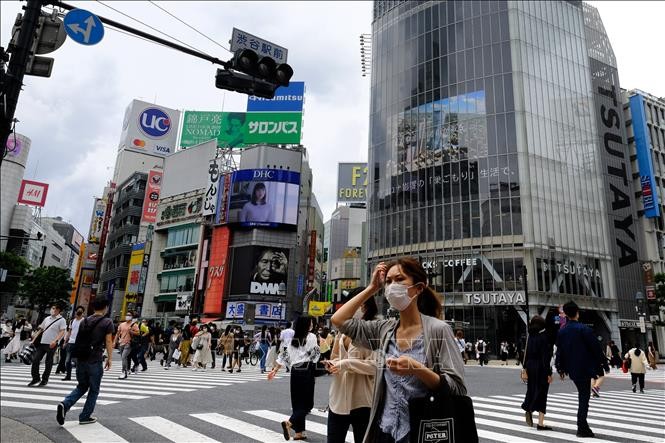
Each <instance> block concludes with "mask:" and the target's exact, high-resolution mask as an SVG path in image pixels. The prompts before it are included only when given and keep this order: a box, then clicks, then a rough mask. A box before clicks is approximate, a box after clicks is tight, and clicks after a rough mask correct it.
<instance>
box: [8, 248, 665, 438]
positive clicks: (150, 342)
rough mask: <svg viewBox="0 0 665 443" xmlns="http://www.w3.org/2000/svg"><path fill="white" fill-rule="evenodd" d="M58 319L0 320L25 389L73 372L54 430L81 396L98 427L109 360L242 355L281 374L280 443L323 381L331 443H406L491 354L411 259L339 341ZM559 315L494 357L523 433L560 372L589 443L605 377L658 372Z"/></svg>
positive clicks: (651, 363)
mask: <svg viewBox="0 0 665 443" xmlns="http://www.w3.org/2000/svg"><path fill="white" fill-rule="evenodd" d="M380 290H383V294H384V296H385V298H386V300H387V301H388V303H389V304H390V306H391V308H393V309H394V310H396V311H398V312H399V319H397V318H386V319H377V315H378V308H377V304H376V300H375V298H374V297H375V295H376V294H377V293H378V292H379V291H380ZM64 308H65V307H64V306H63V305H61V304H60V303H54V304H53V305H52V306H51V308H50V315H48V316H46V317H45V318H44V319H43V321H41V322H40V324H39V325H32V324H31V323H30V322H29V321H27V319H26V318H24V317H18V318H17V319H15V320H7V321H4V322H3V323H2V324H1V326H2V333H1V336H0V347H1V348H2V352H3V354H4V357H5V362H12V361H13V360H14V359H16V358H17V357H18V356H19V354H23V353H25V351H26V349H27V348H31V351H30V352H29V353H28V354H30V358H31V362H32V364H31V375H32V378H31V381H30V383H29V384H28V386H35V385H39V386H45V385H47V384H48V382H49V376H50V374H51V372H52V369H53V368H52V367H53V362H54V354H55V352H56V350H57V349H58V348H60V349H61V351H60V352H61V359H60V364H59V365H58V368H57V369H56V373H62V374H63V375H64V378H63V380H71V379H72V372H73V369H74V368H76V372H75V377H76V380H77V386H76V388H75V389H74V390H73V391H72V392H71V393H70V394H69V395H68V396H67V397H65V399H63V401H62V402H61V403H60V404H59V405H58V407H57V413H56V419H57V421H58V423H60V424H63V423H64V420H65V416H66V414H67V412H68V411H69V410H70V409H71V408H72V407H73V406H74V404H75V403H76V402H77V401H78V400H79V399H80V398H81V397H82V396H84V395H86V396H87V398H86V402H85V405H84V406H83V408H82V410H81V412H80V414H79V423H80V424H89V423H94V422H95V421H96V418H95V417H94V416H93V415H92V414H93V412H94V408H95V403H96V398H97V396H98V394H99V390H100V383H101V379H102V376H103V372H104V369H106V370H108V369H110V368H111V365H112V360H113V359H112V358H107V357H110V356H111V354H112V352H114V350H115V352H118V354H119V355H120V360H121V367H122V371H121V375H120V376H119V379H127V378H128V377H129V376H130V375H132V374H136V373H137V372H138V371H139V370H140V371H147V370H148V365H147V359H150V360H155V359H157V358H159V363H160V365H161V366H163V368H164V370H169V369H171V368H173V367H177V368H191V370H192V371H207V370H213V369H215V368H216V366H217V362H220V363H219V370H220V371H222V372H228V373H234V372H241V370H242V363H243V361H247V360H248V359H249V358H250V356H251V357H253V358H255V359H256V360H258V364H259V368H260V370H261V373H265V372H267V373H268V374H267V378H268V380H273V379H274V378H275V376H276V374H277V373H278V372H279V371H280V370H282V369H285V370H286V371H287V372H289V373H290V392H289V393H290V400H291V408H292V414H291V416H290V417H289V418H288V419H287V420H284V421H283V422H282V423H281V431H282V434H283V436H284V438H285V440H290V439H291V438H293V439H294V440H306V439H307V434H306V420H305V417H306V416H307V414H309V413H310V411H311V410H312V409H313V407H314V390H315V385H316V378H317V377H319V376H323V375H329V376H330V377H332V380H331V383H330V390H329V396H328V405H326V406H325V407H324V408H321V409H320V410H321V411H327V412H328V424H327V434H328V436H327V441H328V442H329V443H337V442H343V441H345V440H346V435H347V432H348V431H349V428H351V429H352V430H353V435H354V441H355V442H356V443H359V442H363V441H364V442H380V443H405V442H407V441H409V439H410V435H411V431H412V427H413V426H418V420H424V419H425V417H424V416H423V417H418V416H416V417H414V416H412V414H420V412H416V411H418V409H414V408H413V407H412V405H411V403H412V402H414V401H417V400H418V399H421V398H432V399H433V398H434V397H433V396H434V395H437V394H436V393H441V392H445V393H446V395H448V396H450V394H452V397H449V398H464V396H465V395H466V386H465V383H464V364H466V363H467V361H468V360H470V359H475V360H477V361H478V363H479V365H480V366H484V365H487V363H488V358H489V354H490V352H491V350H490V342H489V341H487V340H485V339H484V338H483V337H477V338H476V339H475V340H465V337H464V332H463V331H462V330H457V331H455V332H453V330H452V329H451V327H450V326H449V325H448V324H447V323H446V322H444V321H443V320H442V304H441V301H440V298H439V295H438V294H436V293H435V292H434V291H433V290H432V289H431V288H430V287H429V286H428V283H427V274H426V273H425V271H424V270H423V268H422V266H421V265H420V263H419V262H417V261H416V260H414V259H412V258H402V259H399V260H397V261H395V262H392V263H387V264H386V263H380V264H379V265H377V267H376V268H375V269H374V272H373V274H372V279H371V281H370V284H369V285H368V286H367V287H365V288H357V289H355V290H353V291H351V293H349V294H348V299H347V300H346V301H345V303H344V304H342V305H341V306H340V307H339V308H338V309H337V310H336V312H335V314H334V315H333V316H332V318H331V323H332V326H334V327H335V328H336V329H337V330H335V329H330V326H329V325H328V324H325V323H324V322H322V321H319V320H318V319H316V318H313V317H309V316H306V315H303V316H300V317H299V318H297V319H296V321H295V322H294V323H293V325H291V324H288V325H287V327H286V328H284V329H280V328H279V327H276V326H268V325H263V326H262V327H261V328H260V330H256V331H254V330H245V329H243V327H242V326H240V325H235V324H229V325H227V326H226V327H225V328H224V329H223V330H218V327H217V324H215V323H212V322H211V323H201V322H200V320H199V318H196V317H194V318H192V319H191V320H190V321H189V322H188V323H186V324H179V323H176V322H175V321H171V322H169V323H168V324H165V325H164V326H163V327H162V325H161V324H160V323H159V322H153V321H151V320H149V319H145V318H143V319H142V318H139V316H138V315H137V314H136V313H134V312H131V311H130V312H128V313H127V314H126V316H125V318H124V321H122V322H120V323H119V324H117V325H115V326H114V325H113V322H112V321H111V320H110V319H109V318H108V316H107V311H108V301H107V300H105V299H103V298H99V299H95V301H94V303H93V305H92V308H93V309H94V314H93V315H91V316H88V317H86V316H85V311H86V309H85V308H84V307H82V306H78V307H76V309H75V310H74V312H73V315H72V318H71V319H70V320H69V321H67V320H66V319H65V318H64V317H63V315H62V311H63V309H64ZM563 312H564V314H565V321H564V322H562V327H561V328H560V329H558V330H557V331H555V333H553V331H552V330H551V329H549V328H548V327H547V323H546V321H545V319H544V318H543V317H541V316H539V315H536V316H534V317H532V318H531V319H530V321H529V324H528V333H527V335H526V337H525V343H524V346H520V345H516V344H515V343H511V342H508V341H507V340H502V341H501V342H500V343H499V344H498V346H496V348H495V349H494V351H495V353H496V355H497V357H498V359H499V360H500V361H501V365H507V364H508V362H507V361H508V359H509V358H517V364H522V366H523V371H522V379H523V381H524V382H525V383H526V394H525V398H524V401H523V403H522V409H523V410H524V412H525V421H526V424H527V425H528V426H529V427H532V426H534V424H535V427H536V429H537V430H538V431H550V430H552V427H551V426H549V425H547V424H546V423H545V416H546V412H547V402H548V393H549V388H550V385H551V384H552V382H553V374H554V373H558V374H559V376H560V378H561V380H564V379H565V378H566V377H568V378H570V379H571V380H572V381H573V383H574V385H575V387H576V388H577V391H578V413H577V436H578V437H593V436H594V433H593V431H592V430H591V428H590V427H589V424H588V420H587V415H588V409H589V402H590V398H592V397H599V396H600V389H601V385H602V383H603V381H604V376H605V374H606V373H608V372H609V371H610V367H613V368H617V369H619V368H622V369H623V370H624V372H628V371H630V376H631V386H632V392H634V393H635V392H637V389H638V388H639V390H640V392H641V393H644V392H645V374H646V372H647V371H648V370H649V369H656V368H657V362H658V359H659V355H658V351H657V349H656V348H655V346H654V344H653V343H652V342H649V343H648V346H647V347H646V349H641V347H640V346H639V345H635V346H628V349H627V350H626V351H625V352H621V351H620V350H619V347H618V346H617V345H616V344H615V342H614V341H609V342H608V343H607V344H606V345H605V347H604V349H603V347H602V346H601V343H600V340H599V338H598V337H595V336H594V334H593V331H592V329H591V328H590V327H589V326H587V325H585V324H583V323H581V322H580V321H579V318H580V311H579V308H578V306H577V305H576V304H575V303H574V302H569V303H566V304H565V305H564V306H563ZM291 326H292V327H291ZM42 360H45V362H44V369H43V372H41V373H40V366H41V362H42ZM104 362H105V363H104ZM431 413H436V411H434V412H432V411H429V412H428V414H431ZM536 413H537V414H538V417H537V421H536V420H535V417H534V414H536ZM471 415H473V412H472V411H471ZM414 423H415V425H414ZM465 428H468V427H465ZM464 432H466V434H465V437H464V441H477V434H476V433H475V424H473V418H472V426H471V429H470V430H469V429H464Z"/></svg>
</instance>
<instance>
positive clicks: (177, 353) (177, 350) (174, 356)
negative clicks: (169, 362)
mask: <svg viewBox="0 0 665 443" xmlns="http://www.w3.org/2000/svg"><path fill="white" fill-rule="evenodd" d="M180 355H181V352H180V349H176V350H174V351H173V354H172V355H171V358H172V359H174V360H177V359H179V358H180Z"/></svg>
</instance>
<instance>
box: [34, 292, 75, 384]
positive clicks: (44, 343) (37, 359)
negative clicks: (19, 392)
mask: <svg viewBox="0 0 665 443" xmlns="http://www.w3.org/2000/svg"><path fill="white" fill-rule="evenodd" d="M60 312H62V307H61V306H60V305H59V304H57V303H54V304H53V305H52V306H51V315H50V316H48V317H46V318H45V319H44V321H43V322H42V324H41V325H39V330H38V331H37V335H36V336H35V339H33V341H32V344H33V345H34V346H35V348H37V350H36V351H35V355H34V356H33V358H32V381H30V383H28V386H35V385H37V384H39V386H46V385H47V384H48V378H49V376H50V375H51V369H53V354H55V348H56V346H58V342H59V341H60V339H61V338H62V337H63V336H64V335H65V331H67V322H66V321H65V319H64V318H63V317H62V315H60ZM35 340H37V341H38V342H37V343H35ZM44 355H46V363H45V365H44V373H43V374H42V378H41V380H40V378H39V364H40V363H41V361H42V358H44Z"/></svg>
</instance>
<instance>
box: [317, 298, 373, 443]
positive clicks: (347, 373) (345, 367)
mask: <svg viewBox="0 0 665 443" xmlns="http://www.w3.org/2000/svg"><path fill="white" fill-rule="evenodd" d="M364 289H365V288H364V287H363V288H356V289H354V290H353V291H350V293H349V296H350V297H353V296H355V295H357V294H359V293H360V292H362V291H363V290H364ZM377 313H378V307H377V305H376V300H374V297H369V298H368V299H367V300H365V302H364V303H363V305H362V306H361V308H360V311H358V312H357V313H356V315H358V314H360V316H359V318H362V319H363V320H365V321H371V320H375V319H376V314H377ZM376 366H377V362H376V353H374V352H372V351H370V350H369V349H365V348H359V347H357V346H355V345H354V344H353V342H352V341H351V339H350V338H349V337H347V336H346V335H344V334H338V336H337V338H336V339H335V342H334V344H333V350H332V354H331V358H330V360H328V361H327V362H326V367H327V369H328V372H330V373H331V374H333V377H332V382H331V383H330V391H329V397H330V399H329V407H330V409H329V410H328V427H327V431H328V443H344V441H345V440H346V433H347V432H348V430H349V426H352V428H353V440H354V442H355V443H362V441H363V438H364V437H365V432H366V431H367V425H368V424H369V416H370V412H371V406H372V396H373V388H374V378H375V376H376Z"/></svg>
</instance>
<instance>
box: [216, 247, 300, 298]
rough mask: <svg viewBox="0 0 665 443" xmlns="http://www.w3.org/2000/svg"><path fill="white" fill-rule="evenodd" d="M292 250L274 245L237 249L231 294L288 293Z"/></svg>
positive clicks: (234, 256)
mask: <svg viewBox="0 0 665 443" xmlns="http://www.w3.org/2000/svg"><path fill="white" fill-rule="evenodd" d="M288 269H289V250H288V249H281V248H273V247H271V246H244V247H241V248H235V249H234V250H233V271H232V272H231V281H230V291H229V293H230V294H231V295H247V294H256V295H274V296H281V297H284V296H285V295H286V290H287V286H286V284H287V280H288Z"/></svg>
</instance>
